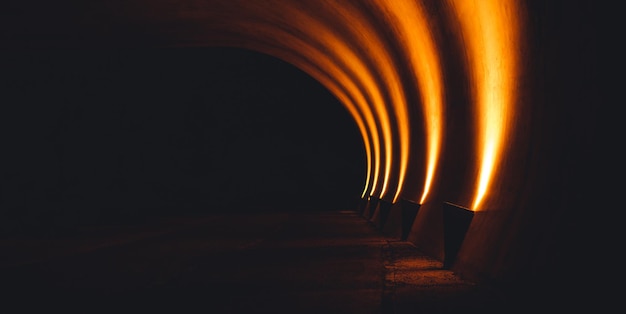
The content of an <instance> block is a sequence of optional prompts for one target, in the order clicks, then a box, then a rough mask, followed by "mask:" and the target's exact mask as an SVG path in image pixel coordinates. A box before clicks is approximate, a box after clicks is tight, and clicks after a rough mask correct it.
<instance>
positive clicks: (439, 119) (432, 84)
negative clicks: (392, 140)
mask: <svg viewBox="0 0 626 314" xmlns="http://www.w3.org/2000/svg"><path fill="white" fill-rule="evenodd" d="M379 3H380V4H381V5H382V6H385V7H386V8H387V9H388V10H389V11H390V12H391V14H393V17H394V19H395V24H396V25H395V27H394V29H395V30H396V36H397V37H398V42H399V43H400V44H401V47H402V50H403V51H404V52H405V53H406V54H407V55H408V56H409V59H408V64H406V66H407V67H409V68H410V69H411V71H412V74H413V75H414V76H415V77H416V81H417V84H418V87H419V92H420V99H421V107H422V110H423V112H424V117H425V118H424V127H425V131H426V132H425V134H426V139H425V140H426V154H425V155H426V175H425V179H424V187H423V192H422V194H421V196H420V199H419V203H420V204H422V203H424V202H425V201H426V198H427V196H428V194H429V192H430V188H431V185H432V182H433V179H434V176H435V170H436V169H437V162H438V160H439V154H440V151H441V140H442V133H443V114H444V104H443V86H442V85H443V83H442V77H441V76H442V74H441V67H440V61H439V55H438V51H437V46H436V43H435V41H434V39H433V35H432V34H431V25H429V24H428V20H429V19H428V16H427V14H426V12H425V9H424V8H423V7H422V6H421V5H420V3H419V2H417V1H394V0H387V1H380V2H379ZM381 11H384V8H381ZM412 105H415V104H412ZM414 127H415V126H414ZM407 145H408V144H407ZM416 161H417V160H416ZM400 192H401V190H400V189H398V191H397V193H398V194H399V193H400ZM398 194H397V195H396V197H397V196H398Z"/></svg>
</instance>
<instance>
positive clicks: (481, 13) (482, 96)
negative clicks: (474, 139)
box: [450, 0, 519, 210]
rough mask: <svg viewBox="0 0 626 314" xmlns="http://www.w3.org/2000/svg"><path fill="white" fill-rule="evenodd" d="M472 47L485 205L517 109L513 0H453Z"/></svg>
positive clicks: (479, 190) (478, 196)
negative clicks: (515, 102)
mask: <svg viewBox="0 0 626 314" xmlns="http://www.w3.org/2000/svg"><path fill="white" fill-rule="evenodd" d="M450 2H451V4H452V5H451V7H452V8H453V9H454V12H455V14H456V17H457V18H458V20H459V22H460V25H461V32H462V35H463V39H464V42H465V46H466V51H467V57H468V65H469V68H470V72H471V73H470V77H471V81H472V82H471V83H472V87H473V97H474V102H475V104H476V106H477V108H476V110H477V112H476V118H477V119H478V120H477V121H476V125H477V128H478V130H477V131H478V132H477V135H478V148H477V151H478V154H479V160H478V162H479V164H478V183H477V186H476V192H475V196H474V201H473V203H472V206H471V208H472V210H479V209H480V206H481V204H482V202H483V200H484V198H485V196H486V195H487V191H488V189H489V185H490V183H491V182H492V179H493V178H494V176H495V174H496V171H497V169H498V166H499V162H500V160H501V159H502V154H503V153H504V151H503V150H504V145H505V140H506V138H507V135H508V134H507V132H509V129H510V128H511V123H512V119H511V115H512V113H513V112H514V108H513V106H514V99H515V77H516V75H517V71H518V69H517V59H518V58H519V56H518V45H519V43H518V42H519V40H518V31H519V30H518V29H517V26H518V24H519V21H518V16H517V14H518V8H517V4H516V2H515V1H512V0H506V1H504V0H481V1H466V0H451V1H450Z"/></svg>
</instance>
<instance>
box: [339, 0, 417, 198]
mask: <svg viewBox="0 0 626 314" xmlns="http://www.w3.org/2000/svg"><path fill="white" fill-rule="evenodd" d="M380 4H384V5H389V4H388V3H386V2H380ZM335 12H338V13H339V14H340V17H341V19H343V20H347V21H349V23H346V25H348V26H349V29H350V31H351V32H352V34H353V39H354V40H357V41H358V42H359V43H360V45H361V46H362V47H363V48H366V49H362V51H361V54H362V56H361V58H363V59H370V60H372V61H373V62H371V63H370V64H369V66H370V67H371V68H372V70H371V72H374V73H376V74H377V76H378V78H379V80H378V81H377V82H378V85H379V87H378V89H379V90H386V91H387V92H388V95H389V99H388V101H389V103H385V102H384V101H383V102H382V105H383V106H384V107H385V108H389V109H386V110H390V111H391V113H392V114H393V115H394V117H395V122H396V129H395V130H396V131H397V134H398V141H397V143H396V142H393V143H392V144H393V145H394V147H392V148H391V149H392V154H388V155H387V156H388V158H387V159H386V161H388V162H390V163H391V162H392V161H396V159H397V163H398V172H397V180H398V185H397V187H396V189H395V191H391V190H390V189H389V186H388V183H389V179H390V175H391V173H387V175H386V177H385V183H384V184H383V188H382V191H381V198H384V197H386V196H387V194H392V202H396V200H397V198H398V197H399V195H400V193H401V191H402V187H403V184H404V181H405V178H406V171H407V168H408V163H409V153H410V133H411V130H410V125H409V113H408V108H407V104H406V97H405V94H404V88H403V82H402V80H401V78H400V75H399V73H398V70H397V65H396V63H397V62H396V61H395V60H394V58H393V57H392V56H391V53H390V48H389V47H388V45H386V44H385V43H384V41H383V39H382V38H381V37H380V35H379V33H378V32H377V30H376V28H375V26H374V25H372V24H371V23H368V21H369V20H368V19H367V18H365V16H363V15H362V14H359V11H357V10H354V9H353V8H350V7H342V6H337V8H336V10H335ZM390 131H391V129H390ZM395 147H397V148H398V156H397V157H396V156H395V155H394V153H395V151H396V150H395ZM389 167H391V164H390V165H389ZM386 169H387V168H386ZM390 170H391V169H390V168H389V171H390Z"/></svg>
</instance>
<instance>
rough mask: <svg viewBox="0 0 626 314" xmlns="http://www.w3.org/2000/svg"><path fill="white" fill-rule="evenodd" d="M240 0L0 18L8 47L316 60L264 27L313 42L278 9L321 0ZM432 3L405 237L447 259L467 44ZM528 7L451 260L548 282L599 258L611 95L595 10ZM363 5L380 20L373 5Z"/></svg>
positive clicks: (465, 159) (468, 139) (459, 172)
mask: <svg viewBox="0 0 626 314" xmlns="http://www.w3.org/2000/svg"><path fill="white" fill-rule="evenodd" d="M55 3H56V2H55ZM244 3H248V4H249V3H250V2H249V1H248V2H246V1H222V2H211V1H191V0H188V1H171V2H167V1H166V2H163V1H160V2H159V4H155V3H154V2H151V1H143V0H133V1H103V2H102V3H100V2H98V1H95V2H94V1H90V2H89V4H87V3H81V4H71V3H63V4H56V5H53V4H51V3H47V2H46V4H45V5H44V4H42V6H41V7H39V6H30V7H28V8H26V7H23V4H19V3H17V2H16V3H14V4H12V5H13V8H17V9H15V12H17V13H16V14H15V15H11V16H9V17H8V18H3V21H2V23H3V24H2V25H3V28H5V29H9V28H10V29H12V30H11V31H10V32H8V33H5V34H4V35H2V36H3V37H2V40H3V45H5V46H6V47H84V46H95V47H107V46H122V47H124V46H136V45H139V46H142V45H143V46H212V45H231V46H239V47H245V48H251V49H254V50H258V51H261V52H265V53H268V52H269V53H274V55H275V56H277V57H281V58H283V59H285V60H287V61H289V62H291V63H293V64H295V65H299V66H301V67H302V68H303V69H309V70H311V69H313V68H314V67H315V66H320V67H323V65H319V64H317V65H316V64H315V63H314V62H313V64H311V63H309V62H308V61H307V59H306V58H307V57H306V53H307V51H306V49H303V48H301V47H300V46H298V45H299V43H297V42H296V43H295V44H294V45H293V46H290V43H286V42H281V41H280V40H279V39H276V38H272V36H271V35H272V34H274V33H273V32H275V34H281V36H283V35H285V34H288V35H289V36H294V37H295V38H302V39H303V40H304V42H306V41H307V40H308V39H307V38H306V35H307V34H302V33H298V32H297V31H294V30H292V29H290V27H291V24H290V23H292V22H294V21H290V20H289V17H288V16H281V14H280V12H281V10H278V9H276V8H279V7H281V6H285V7H289V6H293V7H298V6H300V8H309V9H310V10H309V11H307V12H309V14H310V15H312V16H315V15H316V14H318V13H319V14H323V13H324V12H326V11H325V10H327V9H328V7H325V6H324V5H319V6H318V5H314V4H313V2H311V3H309V2H299V1H275V3H274V2H267V3H265V2H264V3H263V4H259V3H256V2H255V4H254V6H250V5H244ZM427 4H428V9H429V10H430V12H431V13H434V14H435V15H434V17H433V19H434V20H435V23H436V25H437V30H436V31H437V34H438V35H437V36H439V37H438V38H439V40H440V44H441V46H442V47H443V48H442V49H441V55H442V58H443V59H444V60H445V68H444V73H445V76H444V78H445V83H446V86H447V89H446V94H445V96H446V117H445V122H446V135H445V143H444V146H443V153H442V161H441V168H440V174H439V175H438V177H437V180H436V182H435V185H434V188H433V192H432V196H431V197H430V198H429V200H428V201H427V202H425V203H424V204H422V206H421V208H420V211H419V214H418V216H417V217H416V219H415V221H414V224H413V229H412V233H411V234H410V236H409V238H408V240H409V241H411V242H413V243H415V244H416V245H417V246H418V247H419V248H420V249H422V250H423V251H425V252H427V253H428V254H430V255H432V256H434V257H436V258H438V259H443V245H444V244H443V237H442V233H443V221H442V215H441V204H442V203H443V202H452V203H456V204H459V205H462V206H468V204H469V202H470V198H471V193H472V188H473V187H472V183H473V181H474V178H475V176H476V174H475V173H474V172H473V170H472V167H471V166H470V165H472V164H473V163H474V158H475V157H474V155H475V154H474V153H473V151H472V145H473V141H474V140H475V138H474V135H473V133H472V132H473V131H472V130H473V129H472V127H473V126H472V122H471V121H472V119H471V114H472V113H471V110H470V106H471V101H470V100H469V92H468V87H467V76H466V73H465V72H464V65H463V61H462V57H463V54H464V51H463V47H462V45H461V44H460V43H459V42H458V41H457V39H455V38H454V36H455V34H454V31H453V29H452V26H451V24H450V23H449V22H446V21H447V20H446V19H447V18H446V17H445V16H439V15H437V14H440V13H441V14H443V13H442V12H443V8H442V7H440V6H439V5H437V4H433V3H430V2H428V3H427ZM525 5H526V6H527V9H528V12H530V13H529V14H528V16H527V17H528V23H527V24H526V25H525V27H526V30H527V31H526V35H527V36H528V43H529V44H528V46H525V47H524V49H523V51H522V55H523V68H524V74H523V76H522V78H521V80H520V82H519V91H520V95H521V97H520V98H519V99H518V103H517V105H518V106H519V108H521V110H519V111H518V112H517V115H516V117H515V120H516V123H517V124H516V130H515V132H514V134H513V136H512V137H511V138H510V139H509V141H510V144H511V147H513V149H512V151H511V152H510V153H509V154H508V155H507V157H506V159H505V161H504V166H503V171H502V175H501V176H500V177H498V178H497V182H496V184H495V187H494V189H493V190H492V191H491V194H492V195H495V196H494V197H491V198H490V200H489V202H488V203H487V204H486V205H485V206H484V207H485V210H484V211H481V212H477V213H476V215H475V217H474V220H473V221H472V224H471V226H470V229H469V231H468V233H467V236H466V239H465V242H464V244H463V246H462V248H461V251H460V252H459V256H458V260H457V262H456V263H455V265H454V268H453V269H454V270H455V271H456V272H457V273H459V274H462V275H463V276H465V277H467V278H471V279H476V280H486V281H494V282H499V283H504V284H509V283H511V284H513V283H519V282H532V281H533V280H537V278H544V279H545V278H546V276H547V277H550V278H552V279H550V281H554V282H556V281H558V279H557V278H561V277H563V276H567V274H568V273H569V272H571V271H576V270H577V269H580V267H585V265H589V264H587V263H589V262H592V261H595V259H593V258H588V259H580V253H581V252H580V251H581V250H584V251H585V252H596V250H595V249H594V248H597V247H598V246H599V244H598V242H597V241H596V239H595V237H592V236H591V235H590V234H589V231H588V230H589V228H590V225H591V226H593V224H591V221H593V220H594V219H592V218H595V217H597V216H595V211H598V210H601V208H599V206H598V203H597V202H598V201H601V198H602V195H603V194H602V193H603V191H602V187H601V185H602V184H601V183H600V182H602V180H600V176H599V171H596V170H595V166H594V165H596V164H597V163H599V162H600V163H602V162H603V157H602V156H601V155H598V154H597V151H598V149H599V147H600V143H601V140H600V135H599V132H598V130H597V128H598V124H599V122H598V116H599V114H600V112H601V111H603V108H604V107H605V106H606V104H605V102H604V100H603V99H602V97H601V96H602V95H601V94H599V90H598V88H597V87H598V81H599V80H600V79H601V78H602V77H601V75H602V74H601V73H600V72H599V70H598V68H597V58H599V57H601V55H600V52H599V50H596V47H597V43H598V41H599V39H598V37H597V35H598V33H596V31H597V30H596V29H595V28H594V26H595V22H596V19H598V18H599V17H598V16H597V15H596V14H597V11H596V8H594V7H592V5H591V4H588V3H585V2H579V1H573V2H572V1H562V2H559V1H556V2H553V1H551V2H547V3H544V1H527V2H525ZM33 7H34V8H36V9H31V8H33ZM37 8H38V9H37ZM18 9H22V10H21V11H20V10H18ZM367 14H369V17H370V18H371V19H372V20H373V21H374V23H378V22H376V14H377V13H375V12H368V13H366V15H367ZM331 18H332V17H329V16H322V18H320V21H322V22H326V23H330V25H333V26H334V25H338V26H342V25H341V21H336V20H332V19H331ZM272 21H275V24H272V23H273V22H272ZM255 25H262V27H260V28H257V27H255ZM381 27H383V26H381ZM383 28H384V27H383ZM298 36H300V37H298ZM303 36H304V37H303ZM281 45H283V46H281ZM277 47H278V48H280V49H277ZM290 49H291V50H290ZM598 49H599V48H598ZM399 62H400V63H401V61H399ZM311 66H313V68H312V67H311ZM412 88H414V87H407V91H408V93H409V94H411V93H413V92H415V90H412ZM411 115H412V117H411V121H412V123H413V124H414V125H415V124H419V121H421V119H423V117H420V116H419V115H420V113H419V111H412V113H411ZM418 129H419V128H418V127H416V130H418ZM415 134H416V135H417V136H415V137H414V139H416V140H415V143H413V146H412V147H413V153H414V156H415V157H414V158H415V159H417V160H421V159H423V158H424V151H423V146H422V145H423V141H421V140H420V139H421V137H422V136H423V134H420V133H419V131H415ZM421 164H422V163H421V161H420V162H419V163H415V164H411V168H410V179H409V180H408V181H407V182H408V183H407V188H406V189H405V191H406V192H405V193H404V194H403V197H405V198H407V199H411V200H416V199H417V197H418V195H419V194H420V192H421V189H422V186H421V185H422V180H421V177H422V176H423V173H424V170H423V168H421V167H420V166H418V165H421ZM416 178H417V179H416ZM392 185H393V183H392ZM594 210H595V211H594ZM394 217H395V216H394ZM392 233H393V232H392ZM393 234H397V233H393ZM588 250H591V251H588ZM589 254H590V253H585V256H589ZM592 255H593V254H592Z"/></svg>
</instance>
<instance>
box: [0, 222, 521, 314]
mask: <svg viewBox="0 0 626 314" xmlns="http://www.w3.org/2000/svg"><path fill="white" fill-rule="evenodd" d="M0 252H1V254H2V256H0V257H1V259H0V275H2V285H3V286H4V287H3V288H4V289H3V291H6V292H5V293H4V294H2V297H3V298H4V301H5V302H6V301H14V302H16V304H19V305H20V306H21V307H22V308H23V309H26V308H29V307H31V306H40V305H46V307H48V308H49V309H53V308H55V307H63V308H69V307H75V308H76V309H79V310H80V309H86V308H85V307H87V308H88V309H89V310H88V311H87V312H98V311H99V310H101V311H102V312H107V313H110V312H111V311H112V310H115V311H116V312H119V311H122V312H125V311H126V310H128V311H129V312H130V311H131V310H132V311H134V310H133V309H135V310H143V311H145V310H147V309H150V310H165V311H166V312H174V311H175V312H177V313H180V312H196V311H198V310H200V311H201V312H205V313H206V312H209V313H459V312H482V313H485V312H491V311H493V312H507V313H510V312H512V311H514V310H515V309H520V312H521V311H522V309H523V308H525V309H528V307H529V304H532V303H528V302H527V301H529V300H526V303H524V302H516V301H513V300H514V299H515V300H518V301H521V299H518V298H510V297H509V296H507V295H506V294H505V293H503V292H502V291H498V290H496V289H492V288H488V287H483V286H481V285H477V284H474V283H471V282H466V281H463V280H461V279H459V278H457V277H456V276H455V275H454V274H453V273H452V272H451V271H449V270H444V269H442V263H441V262H440V261H437V260H434V259H432V258H429V257H427V256H425V255H423V254H421V253H420V252H419V250H417V249H416V248H415V247H414V246H413V245H412V244H411V243H408V242H402V241H399V240H397V239H393V238H389V237H386V236H384V235H383V234H382V233H381V232H379V230H378V229H376V227H375V226H373V225H372V224H371V223H369V222H367V221H366V220H365V219H364V218H363V217H361V216H360V215H359V214H358V213H356V212H317V213H271V214H268V213H265V214H224V215H208V216H197V217H179V218H168V219H162V220H153V221H150V222H144V223H141V224H137V225H132V224H129V225H124V226H120V225H118V226H102V227H98V228H95V227H92V228H89V229H85V230H81V231H74V233H66V234H57V235H54V236H51V235H47V236H42V235H40V236H28V237H19V238H11V239H4V240H2V241H0ZM94 305H96V306H94Z"/></svg>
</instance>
